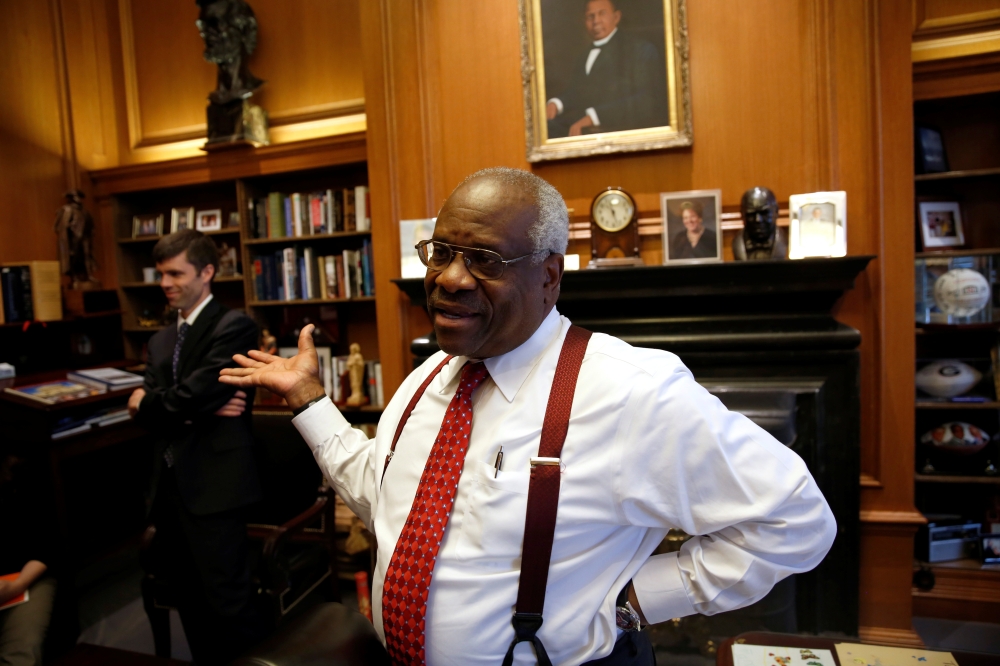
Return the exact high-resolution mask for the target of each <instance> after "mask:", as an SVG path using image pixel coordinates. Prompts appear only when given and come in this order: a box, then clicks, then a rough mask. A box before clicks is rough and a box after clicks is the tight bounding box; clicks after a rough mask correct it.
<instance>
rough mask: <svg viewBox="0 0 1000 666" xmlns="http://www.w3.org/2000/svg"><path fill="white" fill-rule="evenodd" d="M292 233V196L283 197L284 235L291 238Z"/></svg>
mask: <svg viewBox="0 0 1000 666" xmlns="http://www.w3.org/2000/svg"><path fill="white" fill-rule="evenodd" d="M294 235H295V234H293V233H292V198H291V197H285V236H288V237H289V238H291V237H292V236H294Z"/></svg>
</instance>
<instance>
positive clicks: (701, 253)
mask: <svg viewBox="0 0 1000 666" xmlns="http://www.w3.org/2000/svg"><path fill="white" fill-rule="evenodd" d="M660 209H661V212H662V213H663V264H664V265H667V264H697V263H706V262H719V261H722V228H721V226H720V222H721V220H722V190H690V191H687V192H663V193H661V194H660Z"/></svg>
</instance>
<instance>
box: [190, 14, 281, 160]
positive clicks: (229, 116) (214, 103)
mask: <svg viewBox="0 0 1000 666" xmlns="http://www.w3.org/2000/svg"><path fill="white" fill-rule="evenodd" d="M196 3H197V5H198V6H199V7H200V11H199V15H198V20H197V21H196V22H195V25H196V26H198V32H199V33H200V34H201V37H202V39H204V40H205V53H204V56H205V60H207V61H208V62H210V63H214V64H215V65H217V66H218V70H219V71H218V79H217V81H218V84H217V87H216V89H215V90H214V91H212V93H211V94H210V95H209V96H208V99H209V101H210V102H211V103H210V104H209V105H208V111H207V115H208V143H206V144H205V145H204V146H203V148H204V149H205V150H213V149H217V148H224V147H227V148H228V147H234V146H237V145H248V144H249V145H253V146H260V145H267V144H268V143H269V139H268V129H267V112H266V111H264V109H262V108H261V107H259V106H257V105H256V104H251V103H250V97H252V96H253V93H254V91H255V90H257V89H258V88H259V87H260V86H262V85H263V84H264V81H262V80H261V79H258V78H257V77H256V76H254V75H253V74H252V73H251V72H250V68H249V65H248V62H247V61H248V59H249V58H250V54H251V53H253V52H254V49H256V48H257V18H256V17H255V16H254V13H253V9H251V8H250V5H248V4H247V3H246V2H245V1H244V0H196Z"/></svg>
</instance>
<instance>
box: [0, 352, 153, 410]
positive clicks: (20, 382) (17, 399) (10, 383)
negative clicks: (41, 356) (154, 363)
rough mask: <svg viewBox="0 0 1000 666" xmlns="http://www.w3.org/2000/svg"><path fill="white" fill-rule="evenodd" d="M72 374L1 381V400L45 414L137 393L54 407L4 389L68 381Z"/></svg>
mask: <svg viewBox="0 0 1000 666" xmlns="http://www.w3.org/2000/svg"><path fill="white" fill-rule="evenodd" d="M128 364H129V362H127V361H120V362H117V363H105V364H103V365H101V366H98V367H101V368H108V367H112V368H119V367H122V366H125V365H128ZM67 372H71V371H69V370H54V371H52V372H39V373H35V374H32V375H23V376H19V377H12V378H9V379H4V380H0V399H2V400H6V401H7V402H13V403H16V404H18V405H23V406H25V407H31V408H33V409H37V410H39V411H43V412H58V411H61V410H64V409H71V408H74V407H81V406H85V405H90V404H93V403H99V402H104V401H112V400H114V399H116V398H121V397H124V398H126V399H127V398H128V396H130V395H132V392H133V391H135V389H136V387H135V386H133V387H132V388H127V389H119V390H117V391H108V392H107V393H102V394H100V395H92V396H90V397H88V398H80V399H79V400H69V401H67V402H58V403H56V404H54V405H46V404H45V403H44V402H39V401H38V400H32V399H31V398H25V397H23V396H20V395H16V394H14V393H8V392H7V391H4V390H2V389H4V388H7V387H11V388H17V387H18V386H30V385H31V384H41V383H42V382H57V381H62V380H64V379H66V373H67Z"/></svg>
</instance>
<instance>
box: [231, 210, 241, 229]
mask: <svg viewBox="0 0 1000 666" xmlns="http://www.w3.org/2000/svg"><path fill="white" fill-rule="evenodd" d="M239 226H240V212H239V211H238V210H234V211H233V212H231V213H230V214H229V228H230V229H234V228H237V227H239Z"/></svg>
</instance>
